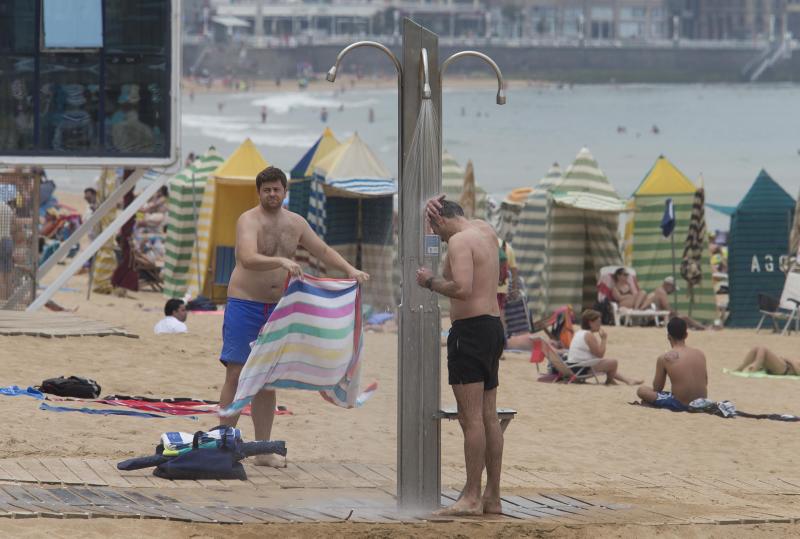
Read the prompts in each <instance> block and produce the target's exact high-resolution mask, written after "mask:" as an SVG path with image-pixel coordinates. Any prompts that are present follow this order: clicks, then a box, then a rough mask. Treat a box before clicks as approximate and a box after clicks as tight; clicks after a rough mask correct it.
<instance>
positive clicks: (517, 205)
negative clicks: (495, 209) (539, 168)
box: [497, 187, 533, 243]
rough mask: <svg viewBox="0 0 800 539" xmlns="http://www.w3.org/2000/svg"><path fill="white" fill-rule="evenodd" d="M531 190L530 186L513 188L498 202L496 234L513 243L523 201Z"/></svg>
mask: <svg viewBox="0 0 800 539" xmlns="http://www.w3.org/2000/svg"><path fill="white" fill-rule="evenodd" d="M532 192H533V189H532V188H531V187H518V188H517V189H514V190H513V191H511V192H510V193H509V194H507V195H506V197H505V198H504V199H503V201H502V202H501V203H500V221H499V223H498V229H497V236H498V237H499V238H501V239H503V240H505V241H507V242H508V243H513V241H514V233H515V232H516V231H517V227H518V226H519V218H520V214H521V213H522V208H523V207H524V206H525V201H526V200H527V198H528V196H529V195H530V194H531V193H532Z"/></svg>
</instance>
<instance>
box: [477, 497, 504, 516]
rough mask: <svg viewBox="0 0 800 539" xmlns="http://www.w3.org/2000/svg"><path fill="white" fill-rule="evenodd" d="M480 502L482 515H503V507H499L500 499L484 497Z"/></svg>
mask: <svg viewBox="0 0 800 539" xmlns="http://www.w3.org/2000/svg"><path fill="white" fill-rule="evenodd" d="M482 502H483V513H484V514H485V515H490V514H491V515H500V514H502V513H503V507H502V506H501V505H500V498H487V497H485V496H484V498H483V500H482Z"/></svg>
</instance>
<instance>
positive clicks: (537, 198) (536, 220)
mask: <svg viewBox="0 0 800 539" xmlns="http://www.w3.org/2000/svg"><path fill="white" fill-rule="evenodd" d="M559 180H561V167H559V166H558V163H553V166H552V167H550V170H548V171H547V174H546V175H545V176H544V178H542V179H541V180H539V183H538V184H537V185H536V187H535V188H534V190H533V192H532V193H531V194H530V195H528V198H527V199H526V200H525V205H524V206H523V208H522V211H521V212H520V215H519V226H518V227H517V231H516V233H515V234H514V243H513V247H514V253H515V254H516V255H517V268H518V271H519V275H520V276H521V277H522V279H523V280H524V281H525V289H526V294H527V296H528V310H529V311H530V313H531V316H532V317H533V318H534V319H537V320H538V319H539V318H541V317H542V314H543V312H544V295H543V290H542V272H543V271H544V259H545V257H544V250H545V248H546V247H547V238H546V231H547V192H548V190H549V189H550V187H552V186H553V185H554V184H555V183H556V182H558V181H559Z"/></svg>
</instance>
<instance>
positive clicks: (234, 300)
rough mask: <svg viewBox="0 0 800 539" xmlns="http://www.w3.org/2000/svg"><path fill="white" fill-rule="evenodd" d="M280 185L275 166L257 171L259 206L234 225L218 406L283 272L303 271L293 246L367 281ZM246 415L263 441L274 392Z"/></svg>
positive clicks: (266, 459) (278, 461)
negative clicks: (294, 208)
mask: <svg viewBox="0 0 800 539" xmlns="http://www.w3.org/2000/svg"><path fill="white" fill-rule="evenodd" d="M286 186H287V180H286V175H285V174H284V173H283V172H282V171H281V170H280V169H278V168H275V167H267V168H266V169H264V170H262V171H261V172H260V173H259V174H258V176H257V177H256V189H257V190H258V199H259V205H258V206H256V207H255V208H252V209H250V210H247V211H246V212H244V213H243V214H242V215H241V216H240V217H239V220H238V221H237V223H236V266H235V267H234V269H233V273H232V275H231V280H230V283H229V284H228V303H227V305H226V307H225V319H224V322H223V326H222V341H223V344H222V352H221V353H220V356H219V360H220V361H221V362H222V364H223V365H224V366H225V383H224V384H223V386H222V391H221V394H220V397H219V405H220V408H223V407H225V406H228V405H229V404H230V403H231V402H233V398H234V396H235V395H236V387H237V385H238V383H239V374H240V373H241V371H242V367H244V364H245V363H246V362H247V358H248V356H249V355H250V343H251V342H253V341H255V340H256V338H257V337H258V333H259V331H261V328H262V327H263V326H264V324H266V323H267V320H269V316H270V314H272V311H273V310H274V309H275V305H277V303H278V301H280V299H281V296H282V295H283V287H284V285H285V283H286V277H287V274H288V275H291V276H294V277H300V276H302V274H303V270H302V268H301V267H300V265H299V264H297V263H296V262H295V261H294V260H293V257H294V255H295V251H296V250H297V246H298V245H302V246H303V247H304V248H305V249H306V250H307V251H308V252H309V253H311V255H313V256H315V257H316V258H318V259H319V260H321V261H322V262H323V263H324V264H325V266H326V267H327V268H331V269H335V270H339V271H341V272H343V273H345V274H346V275H347V277H349V278H351V279H355V280H357V281H358V282H359V284H363V283H364V282H365V281H367V280H368V279H369V275H367V274H366V273H364V272H363V271H359V270H357V269H355V268H354V267H353V266H351V265H350V264H348V263H347V261H345V259H344V258H342V256H341V255H340V254H339V253H337V252H336V251H334V250H333V249H331V248H330V247H329V246H328V245H326V244H325V242H324V241H322V240H321V239H320V238H319V236H317V235H316V234H315V233H314V231H313V230H312V229H311V227H310V226H309V224H308V222H307V221H306V220H305V219H303V217H301V216H300V215H297V214H296V213H293V212H290V211H289V210H287V209H285V208H284V207H283V200H284V198H286ZM223 204H224V201H223ZM252 418H253V427H254V428H255V439H256V440H269V439H270V436H271V433H272V422H273V420H274V418H275V391H271V390H261V391H260V392H259V393H258V394H257V395H256V396H255V397H254V398H253V403H252ZM238 420H239V415H238V414H237V415H234V416H230V417H224V418H221V422H222V424H223V425H228V426H235V425H236V423H237V422H238ZM255 459H256V464H258V465H262V466H274V467H282V466H285V460H284V459H282V458H281V457H279V456H278V455H273V454H269V455H258V456H257V457H255Z"/></svg>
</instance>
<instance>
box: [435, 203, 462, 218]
mask: <svg viewBox="0 0 800 539" xmlns="http://www.w3.org/2000/svg"><path fill="white" fill-rule="evenodd" d="M441 204H442V207H441V209H440V210H439V215H441V216H442V217H444V218H446V219H452V218H454V217H464V208H462V207H461V206H460V205H458V204H457V203H455V202H453V201H452V200H442V202H441Z"/></svg>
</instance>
